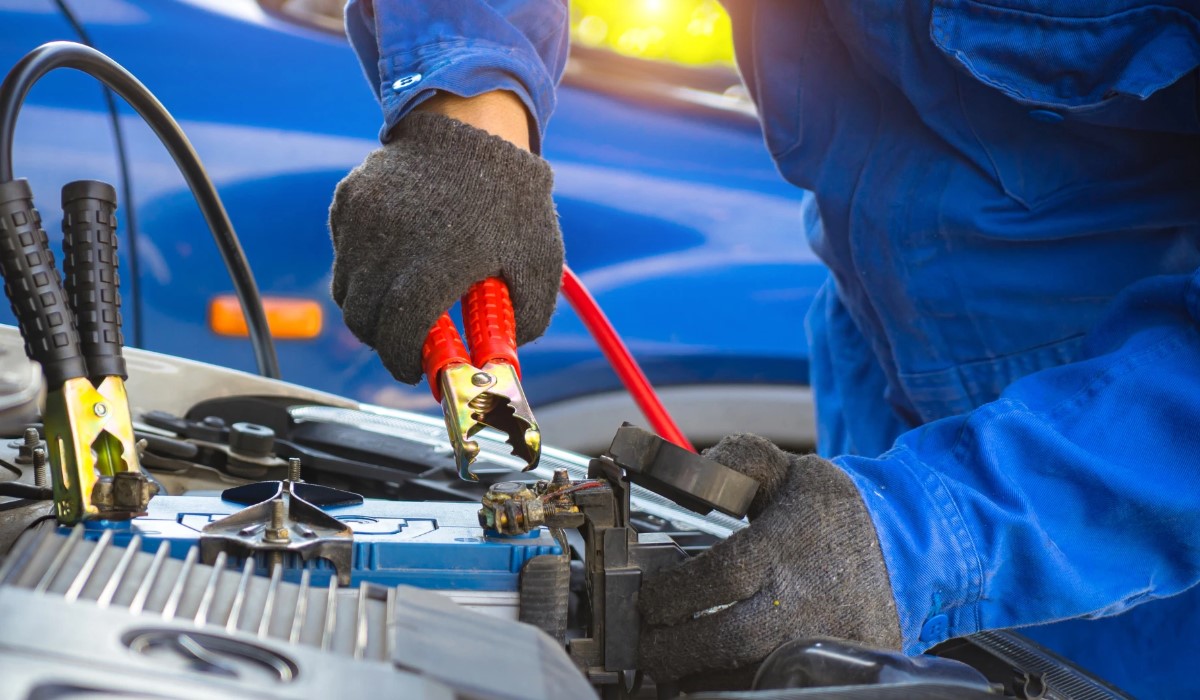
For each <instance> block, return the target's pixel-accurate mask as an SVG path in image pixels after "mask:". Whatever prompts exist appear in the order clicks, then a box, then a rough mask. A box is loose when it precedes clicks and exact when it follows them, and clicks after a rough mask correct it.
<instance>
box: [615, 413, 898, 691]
mask: <svg viewBox="0 0 1200 700" xmlns="http://www.w3.org/2000/svg"><path fill="white" fill-rule="evenodd" d="M704 455H705V456H706V457H708V458H709V459H712V460H715V461H717V462H720V463H721V464H724V465H725V466H727V467H730V468H731V469H735V470H737V471H739V472H741V473H743V474H746V475H748V476H752V477H754V478H755V479H757V480H758V481H759V483H760V484H761V486H760V488H759V490H758V494H757V495H756V496H755V498H754V503H753V504H751V507H750V526H749V527H748V528H746V529H744V530H741V531H739V532H737V533H735V534H734V535H732V536H731V537H730V538H729V539H728V540H726V541H724V542H721V543H718V544H717V545H715V546H714V547H713V548H712V549H710V550H709V551H707V552H705V553H703V554H701V555H700V556H698V557H696V558H695V559H691V560H689V561H687V562H685V563H683V564H681V565H680V566H678V567H676V568H674V569H670V570H668V571H665V572H663V573H660V574H658V575H656V576H653V577H651V578H650V579H649V580H647V581H646V582H645V583H643V585H642V588H641V593H640V596H639V598H640V599H639V603H638V608H639V610H640V611H641V614H642V622H643V627H642V633H641V649H640V654H641V666H642V668H643V669H644V670H645V671H647V672H648V673H649V674H650V675H651V677H653V678H654V679H655V680H656V681H658V682H659V683H664V682H668V681H675V680H678V679H681V678H688V677H692V679H693V680H694V679H695V677H696V675H697V674H701V673H703V674H704V676H706V677H720V678H722V679H734V678H739V677H740V678H742V679H744V680H743V682H747V683H748V681H749V678H750V677H752V675H753V669H754V667H755V666H757V664H758V663H759V662H761V661H762V660H763V659H764V658H766V656H767V655H768V654H770V653H771V651H772V650H774V649H775V648H776V647H778V646H779V645H780V644H783V643H784V642H786V641H789V640H791V639H795V638H796V637H800V636H831V637H841V638H846V639H852V640H855V641H859V642H865V643H867V644H872V645H876V646H882V647H887V648H890V649H899V648H900V645H901V636H900V620H899V618H898V617H897V615H896V604H895V600H894V598H893V595H892V588H891V584H890V583H889V582H888V575H887V570H886V568H885V566H884V562H883V555H882V553H881V552H880V549H879V539H878V538H877V537H876V535H875V528H874V527H873V526H872V524H871V518H870V516H869V515H868V513H867V509H866V507H865V506H864V505H863V501H862V497H861V496H860V495H859V493H858V490H857V489H856V488H855V487H854V484H853V483H852V482H851V481H850V477H848V476H846V473H845V472H843V471H842V470H841V469H839V468H838V467H836V466H834V465H833V464H832V463H830V462H828V461H826V460H823V459H821V458H820V457H817V456H816V455H804V456H798V455H792V454H788V453H785V452H783V451H782V450H780V449H779V448H778V447H776V446H775V445H773V444H771V443H770V442H769V441H767V440H766V439H764V438H761V437H758V436H757V435H734V436H731V437H727V438H725V439H724V440H722V441H721V442H720V443H718V444H717V445H716V446H715V447H713V448H711V449H709V450H707V451H705V453H704ZM729 604H732V605H729ZM725 605H729V607H724V608H721V609H719V610H716V611H711V609H712V608H715V607H717V606H725ZM685 685H689V684H688V683H685Z"/></svg>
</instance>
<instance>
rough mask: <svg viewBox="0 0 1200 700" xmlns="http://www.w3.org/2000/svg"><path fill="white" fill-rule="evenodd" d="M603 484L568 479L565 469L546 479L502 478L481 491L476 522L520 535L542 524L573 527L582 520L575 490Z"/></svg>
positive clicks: (487, 528) (590, 480) (499, 530)
mask: <svg viewBox="0 0 1200 700" xmlns="http://www.w3.org/2000/svg"><path fill="white" fill-rule="evenodd" d="M596 488H607V485H606V484H605V483H604V482H603V481H599V480H595V479H588V480H586V481H574V482H573V481H571V480H570V478H568V476H567V471H566V470H565V469H559V470H556V471H555V472H554V478H553V479H552V480H550V481H538V482H536V483H533V484H523V483H520V482H517V481H502V482H500V483H498V484H494V485H492V487H491V488H489V489H488V490H487V493H485V494H484V495H483V499H482V501H481V504H482V506H483V507H481V508H480V509H479V525H480V527H482V528H483V529H485V530H490V531H492V532H498V533H500V534H501V535H524V534H526V533H529V532H532V531H533V530H536V529H537V528H539V527H541V526H543V525H545V526H547V527H551V528H573V527H579V526H580V525H582V524H583V519H584V515H583V511H581V510H580V509H579V504H578V503H577V502H576V500H575V494H577V493H579V492H580V491H587V490H589V489H596Z"/></svg>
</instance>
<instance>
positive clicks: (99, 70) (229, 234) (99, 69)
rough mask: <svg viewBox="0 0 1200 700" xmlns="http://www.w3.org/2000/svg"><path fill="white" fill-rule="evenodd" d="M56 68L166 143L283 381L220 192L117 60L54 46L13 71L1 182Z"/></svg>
mask: <svg viewBox="0 0 1200 700" xmlns="http://www.w3.org/2000/svg"><path fill="white" fill-rule="evenodd" d="M56 68H74V69H75V70H78V71H82V72H83V73H86V74H88V75H90V76H92V77H93V78H95V79H96V80H99V81H100V82H101V83H103V84H104V85H106V86H108V87H109V88H110V89H112V90H113V92H116V93H117V94H118V95H120V96H121V97H122V98H123V99H124V100H125V101H126V102H128V103H129V105H130V106H131V107H133V109H134V111H136V112H137V113H138V115H139V116H141V118H142V119H143V120H144V121H145V122H146V124H147V125H148V126H149V127H150V128H151V129H152V130H153V131H154V133H155V135H157V136H158V138H159V140H160V141H162V144H163V146H165V147H166V149H167V151H168V152H169V153H170V154H171V158H172V159H173V160H174V161H175V164H176V165H177V166H178V168H179V172H180V173H181V174H182V175H183V178H184V180H186V181H187V184H188V187H189V188H190V189H191V191H192V196H194V197H195V198H196V204H197V205H199V207H200V211H201V213H203V215H204V219H205V221H207V222H208V227H209V229H210V230H211V231H212V235H213V239H214V240H215V241H216V243H217V248H218V249H219V250H220V252H221V258H222V259H223V260H224V261H225V268H226V269H227V270H228V271H229V276H230V277H231V278H232V280H233V288H234V291H235V292H236V293H237V296H238V300H239V301H240V302H241V305H242V313H243V314H244V315H245V316H246V326H247V328H248V330H249V335H250V343H251V345H252V346H253V348H254V358H255V361H256V363H257V365H258V372H259V374H261V375H263V376H264V377H271V378H273V379H278V378H279V376H280V375H279V359H278V358H277V357H276V355H275V344H274V342H273V341H272V339H271V333H270V330H269V329H268V327H267V314H266V312H265V311H264V310H263V306H262V299H261V298H260V296H259V293H258V285H257V284H256V283H255V281H254V274H253V273H252V272H251V271H250V264H249V263H248V262H247V261H246V254H245V252H244V251H243V250H242V245H241V242H240V241H238V237H237V233H236V232H235V231H234V229H233V223H232V222H230V220H229V214H228V213H226V211H225V206H224V205H223V204H222V203H221V198H220V197H219V196H218V195H217V191H216V188H215V187H214V186H213V184H212V181H211V180H210V179H209V178H208V173H206V172H205V170H204V166H203V164H201V163H200V158H199V156H197V155H196V151H195V149H194V148H192V144H191V143H190V142H189V141H188V139H187V136H185V135H184V133H183V130H182V129H180V128H179V124H178V123H176V122H175V120H174V119H173V118H172V117H171V115H170V114H169V113H168V112H167V110H166V108H164V107H163V106H162V103H160V102H159V101H158V99H157V98H155V97H154V95H153V94H152V93H151V92H150V91H149V90H148V89H147V88H146V86H145V85H142V83H141V82H140V81H138V79H137V78H135V77H133V75H132V74H131V73H129V71H127V70H125V69H124V68H122V67H121V66H120V65H119V64H117V63H116V62H115V61H113V60H112V59H111V58H109V57H108V56H106V55H104V54H102V53H100V52H99V51H97V50H95V49H93V48H91V47H88V46H84V45H83V44H77V43H75V42H70V41H53V42H50V43H47V44H42V45H41V46H39V47H37V48H36V49H34V50H33V51H30V52H29V53H28V54H26V55H25V56H24V57H23V58H22V59H21V60H20V61H18V62H17V64H16V65H15V66H13V68H12V70H10V71H9V72H8V75H7V76H6V77H5V79H4V83H3V85H0V182H8V181H10V180H12V179H13V152H12V145H13V136H14V134H15V132H16V127H17V116H18V114H19V113H20V111H21V105H22V103H23V102H24V101H25V96H26V94H28V92H29V90H30V88H32V87H33V85H34V83H36V82H37V81H38V80H39V79H40V78H41V77H42V76H44V75H45V74H46V73H49V72H50V71H52V70H54V69H56Z"/></svg>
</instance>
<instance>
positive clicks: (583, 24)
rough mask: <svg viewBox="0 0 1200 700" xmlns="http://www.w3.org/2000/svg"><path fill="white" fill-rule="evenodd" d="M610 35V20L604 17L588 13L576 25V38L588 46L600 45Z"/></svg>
mask: <svg viewBox="0 0 1200 700" xmlns="http://www.w3.org/2000/svg"><path fill="white" fill-rule="evenodd" d="M607 37H608V22H605V21H604V18H603V17H599V16H597V15H588V16H587V17H584V18H583V19H581V20H579V24H577V25H576V26H575V39H576V40H577V41H579V42H580V43H581V44H586V45H587V46H599V45H600V44H602V43H604V39H605V38H607Z"/></svg>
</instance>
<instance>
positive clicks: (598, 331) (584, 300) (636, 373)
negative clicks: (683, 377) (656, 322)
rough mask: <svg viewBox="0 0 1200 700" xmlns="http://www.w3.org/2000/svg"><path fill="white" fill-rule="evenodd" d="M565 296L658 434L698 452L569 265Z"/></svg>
mask: <svg viewBox="0 0 1200 700" xmlns="http://www.w3.org/2000/svg"><path fill="white" fill-rule="evenodd" d="M562 293H563V296H564V297H566V298H567V302H568V303H570V304H571V308H573V309H575V313H576V314H577V315H578V316H579V320H581V321H583V325H584V326H585V327H586V328H587V329H588V332H589V333H591V334H592V337H593V338H594V339H595V340H596V344H597V345H599V346H600V351H601V352H602V353H604V357H605V358H606V359H607V360H608V363H609V364H610V365H612V368H613V371H615V372H616V373H617V376H618V377H619V378H620V379H621V383H622V384H624V385H625V389H626V390H627V391H629V394H630V395H631V396H632V397H633V400H634V403H636V404H637V406H638V408H639V409H641V411H642V415H644V416H645V417H646V420H647V421H648V422H649V423H650V427H651V428H652V429H653V430H654V432H656V433H658V434H659V435H660V436H662V437H663V438H664V439H666V440H670V441H671V442H673V443H675V444H676V445H679V446H680V447H682V448H684V449H688V450H691V451H692V452H695V451H696V448H695V447H693V446H692V443H691V441H689V440H688V439H687V437H686V436H684V434H683V431H682V430H680V429H679V426H678V425H676V424H675V421H674V419H672V418H671V414H670V413H668V412H667V408H666V407H665V406H663V404H662V401H661V400H659V398H658V394H656V393H655V392H654V387H653V386H651V385H650V380H649V379H647V378H646V373H645V372H643V371H642V368H641V367H640V366H639V365H638V363H637V360H635V359H633V355H632V354H631V353H630V352H629V348H628V347H626V346H625V341H623V340H621V336H620V335H618V334H617V331H616V329H615V328H613V325H612V323H611V322H610V321H609V320H608V317H607V316H605V315H604V311H603V310H602V309H601V308H600V305H599V304H597V303H596V300H595V298H593V297H592V294H591V292H589V291H588V290H587V287H585V286H583V281H582V280H580V279H579V276H578V275H576V274H575V273H574V272H573V271H572V270H571V268H569V267H567V266H566V265H563V281H562Z"/></svg>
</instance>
